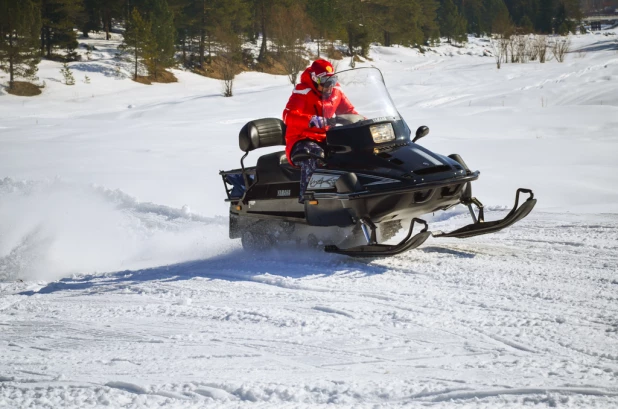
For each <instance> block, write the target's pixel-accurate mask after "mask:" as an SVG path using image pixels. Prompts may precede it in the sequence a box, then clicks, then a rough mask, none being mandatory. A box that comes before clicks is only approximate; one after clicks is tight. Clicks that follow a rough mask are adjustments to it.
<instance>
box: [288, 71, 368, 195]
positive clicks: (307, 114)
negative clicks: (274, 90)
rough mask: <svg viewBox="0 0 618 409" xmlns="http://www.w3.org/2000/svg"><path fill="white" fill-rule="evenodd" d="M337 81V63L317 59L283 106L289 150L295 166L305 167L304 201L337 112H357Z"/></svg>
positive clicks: (303, 178) (301, 187) (301, 77)
mask: <svg viewBox="0 0 618 409" xmlns="http://www.w3.org/2000/svg"><path fill="white" fill-rule="evenodd" d="M337 85H338V83H337V76H336V75H335V72H334V69H333V65H332V64H331V63H330V62H328V61H326V60H321V59H319V60H315V61H314V62H313V64H311V66H310V67H308V68H307V69H306V70H305V71H304V72H303V73H302V75H301V76H300V83H299V84H298V85H296V87H295V88H294V91H293V92H292V96H291V97H290V99H289V101H288V104H287V105H286V107H285V109H284V110H283V122H285V125H286V133H285V153H286V156H287V158H288V161H289V162H290V163H291V164H292V165H293V166H300V168H301V178H300V197H299V199H298V201H299V202H300V203H304V201H305V198H304V195H305V189H306V188H307V184H308V183H309V179H310V178H311V175H312V174H313V172H314V171H315V170H316V168H317V166H318V160H319V159H320V158H324V149H323V148H322V146H320V143H323V142H325V141H326V131H327V129H328V125H329V123H332V121H333V120H334V117H335V115H337V114H339V115H341V114H357V112H356V110H355V109H354V106H353V105H352V104H351V103H350V101H349V100H348V98H347V97H346V96H345V94H344V93H343V92H342V91H341V89H340V88H339V87H338V86H337ZM299 153H304V154H305V155H303V158H302V159H298V160H297V161H296V163H294V162H293V161H292V159H291V157H292V156H295V155H297V154H299Z"/></svg>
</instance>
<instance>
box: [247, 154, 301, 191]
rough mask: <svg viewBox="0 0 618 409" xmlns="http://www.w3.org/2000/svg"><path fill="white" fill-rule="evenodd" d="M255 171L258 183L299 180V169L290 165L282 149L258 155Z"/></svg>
mask: <svg viewBox="0 0 618 409" xmlns="http://www.w3.org/2000/svg"><path fill="white" fill-rule="evenodd" d="M255 173H256V174H257V180H258V182H257V183H258V184H259V185H261V184H267V183H268V184H270V183H290V182H299V181H300V169H297V168H294V167H293V166H292V165H290V163H289V162H288V160H287V158H286V156H285V152H284V151H280V152H273V153H269V154H266V155H262V156H260V158H259V159H258V160H257V164H256V165H255Z"/></svg>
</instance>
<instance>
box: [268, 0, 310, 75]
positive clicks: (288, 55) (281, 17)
mask: <svg viewBox="0 0 618 409" xmlns="http://www.w3.org/2000/svg"><path fill="white" fill-rule="evenodd" d="M309 21H310V19H309V18H308V16H307V14H306V12H305V9H304V7H303V6H302V5H301V4H299V3H294V4H292V5H291V6H288V7H286V6H283V5H277V6H275V7H274V8H273V13H272V27H273V30H272V33H273V37H274V42H275V46H276V49H277V54H278V57H279V60H280V61H281V63H282V65H283V68H284V69H285V72H286V73H287V75H288V78H289V80H290V83H292V85H296V82H297V81H298V74H299V73H300V72H301V71H302V70H303V69H304V68H305V67H306V66H307V61H306V60H305V59H304V58H303V55H304V54H305V53H306V49H305V45H304V40H305V36H306V33H308V32H309V31H311V27H310V26H309ZM290 22H293V23H290Z"/></svg>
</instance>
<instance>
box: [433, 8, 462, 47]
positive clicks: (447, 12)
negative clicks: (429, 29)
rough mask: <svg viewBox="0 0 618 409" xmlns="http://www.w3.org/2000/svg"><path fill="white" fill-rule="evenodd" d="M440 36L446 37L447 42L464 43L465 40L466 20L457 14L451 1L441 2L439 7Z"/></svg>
mask: <svg viewBox="0 0 618 409" xmlns="http://www.w3.org/2000/svg"><path fill="white" fill-rule="evenodd" d="M439 22H440V34H441V35H443V36H444V37H446V40H447V42H449V43H450V42H451V40H455V41H456V42H464V41H466V40H467V38H466V29H467V26H468V22H467V21H466V18H465V17H464V16H462V15H461V14H459V10H458V9H457V6H455V4H454V3H453V1H452V0H443V1H442V6H441V7H440V17H439Z"/></svg>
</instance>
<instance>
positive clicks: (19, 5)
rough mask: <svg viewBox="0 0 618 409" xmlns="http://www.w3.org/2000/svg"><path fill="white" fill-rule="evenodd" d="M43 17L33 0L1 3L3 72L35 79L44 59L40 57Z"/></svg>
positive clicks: (3, 0) (0, 63)
mask: <svg viewBox="0 0 618 409" xmlns="http://www.w3.org/2000/svg"><path fill="white" fill-rule="evenodd" d="M40 30H41V15H40V10H39V8H38V7H37V5H36V4H35V3H34V2H32V1H31V0H19V1H14V0H0V69H1V70H2V71H5V72H7V73H8V74H9V88H12V87H13V83H14V81H15V77H24V78H31V77H34V75H35V74H36V72H37V69H38V68H37V65H38V63H39V62H40V60H41V58H40V55H39V53H38V44H39V33H40Z"/></svg>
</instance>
